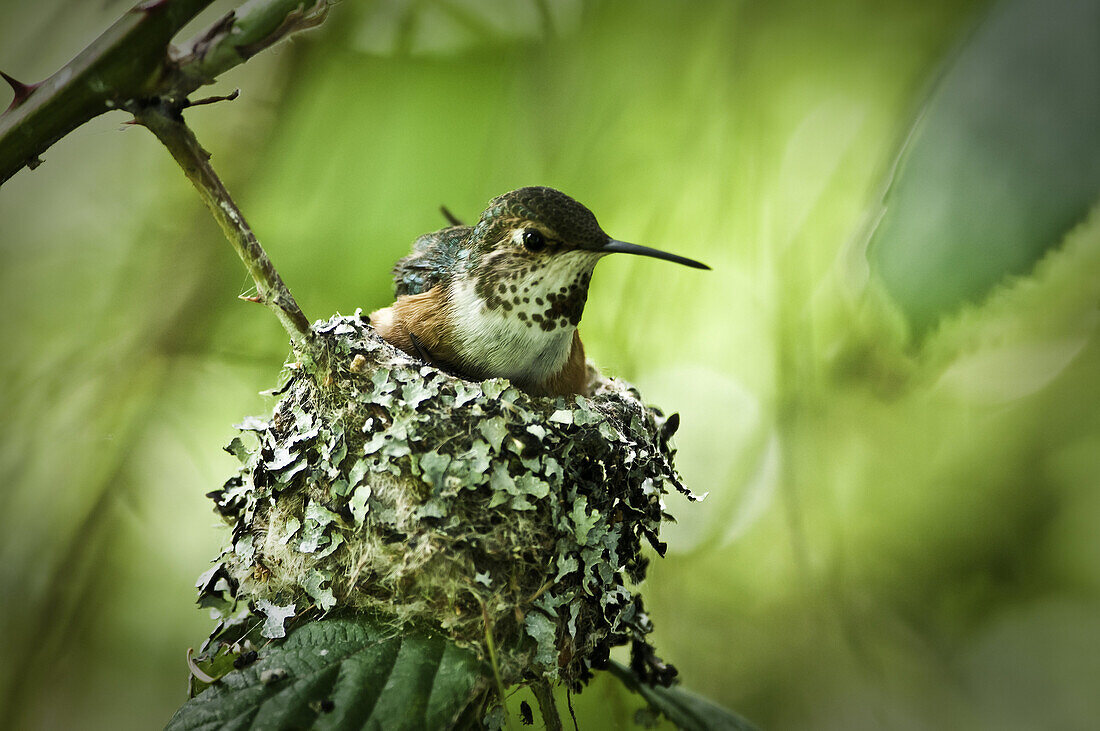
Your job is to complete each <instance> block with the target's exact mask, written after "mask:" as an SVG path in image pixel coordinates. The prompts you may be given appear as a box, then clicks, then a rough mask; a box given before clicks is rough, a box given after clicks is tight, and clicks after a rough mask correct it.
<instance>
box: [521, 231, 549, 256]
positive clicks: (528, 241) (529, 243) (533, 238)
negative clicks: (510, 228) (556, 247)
mask: <svg viewBox="0 0 1100 731" xmlns="http://www.w3.org/2000/svg"><path fill="white" fill-rule="evenodd" d="M523 245H524V247H525V248H526V249H527V250H528V251H542V250H543V249H545V248H546V237H544V236H543V235H542V234H541V233H540V232H538V231H536V230H535V229H533V228H529V229H527V230H526V231H524V232H523Z"/></svg>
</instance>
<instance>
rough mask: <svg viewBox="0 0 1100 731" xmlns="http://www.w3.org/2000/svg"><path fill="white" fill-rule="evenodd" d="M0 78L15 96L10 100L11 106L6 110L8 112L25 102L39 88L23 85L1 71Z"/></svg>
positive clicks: (36, 85) (32, 85) (33, 85)
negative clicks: (6, 83)
mask: <svg viewBox="0 0 1100 731" xmlns="http://www.w3.org/2000/svg"><path fill="white" fill-rule="evenodd" d="M0 77H3V79H4V81H6V82H8V86H10V87H11V90H12V92H13V93H14V94H15V98H13V99H12V100H11V104H9V105H8V108H7V110H6V111H9V112H10V111H11V110H13V109H15V108H16V107H17V106H19V105H20V104H22V103H23V102H25V101H27V97H29V96H30V95H31V93H32V92H33V91H34V90H35V89H37V88H38V86H39V84H24V83H23V82H22V81H19V80H17V79H14V78H12V77H11V76H9V75H8V74H5V73H4V72H3V71H0Z"/></svg>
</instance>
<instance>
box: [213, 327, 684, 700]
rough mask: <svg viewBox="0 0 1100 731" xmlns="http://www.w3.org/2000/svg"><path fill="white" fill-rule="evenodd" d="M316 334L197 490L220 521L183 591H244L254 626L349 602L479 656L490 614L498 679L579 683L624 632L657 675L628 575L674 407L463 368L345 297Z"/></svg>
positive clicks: (227, 595)
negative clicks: (544, 393)
mask: <svg viewBox="0 0 1100 731" xmlns="http://www.w3.org/2000/svg"><path fill="white" fill-rule="evenodd" d="M315 333H316V336H317V339H318V343H319V345H320V347H319V348H318V349H317V350H316V351H315V352H317V353H319V354H320V355H317V356H315V357H314V359H313V360H311V361H305V362H301V363H299V364H297V366H296V367H295V368H293V369H292V370H291V376H290V379H289V381H288V382H287V383H286V384H285V385H284V387H283V388H282V389H280V390H279V392H278V393H279V394H281V399H280V401H279V402H278V404H277V405H276V406H275V408H274V411H273V413H272V416H271V418H270V419H259V418H250V419H247V420H246V421H245V423H244V424H241V425H239V427H238V428H239V429H240V430H241V435H240V436H238V437H236V438H234V439H233V441H232V442H231V443H230V445H229V446H228V447H227V450H228V451H230V452H231V453H233V454H235V455H236V456H237V457H238V458H239V459H240V461H241V468H240V471H239V473H238V474H237V475H236V476H234V477H233V478H231V479H230V480H229V481H228V482H227V483H226V484H225V486H224V487H223V488H222V489H220V490H217V491H215V492H213V493H210V497H211V498H213V500H214V501H215V503H216V508H217V510H218V512H219V513H220V514H221V515H222V516H223V517H224V518H225V520H226V521H227V522H228V523H230V524H231V525H232V527H233V532H232V537H231V541H230V543H229V545H228V546H227V547H226V548H225V550H224V551H223V552H222V554H221V556H219V558H218V559H217V560H216V562H215V566H214V567H213V568H212V569H211V570H210V571H208V572H207V573H206V574H204V575H203V577H202V578H201V579H200V581H199V588H200V603H202V604H204V605H208V606H212V607H216V608H218V609H219V610H220V611H221V612H222V614H223V616H224V617H229V616H230V615H231V614H233V613H234V611H235V609H236V607H237V606H238V604H239V603H240V602H245V607H246V609H245V611H246V612H247V615H248V616H249V617H250V618H251V619H255V620H257V621H262V622H263V627H262V634H263V636H265V637H269V638H278V637H282V636H284V635H285V633H286V631H287V629H288V628H289V624H290V622H292V621H294V619H295V617H297V618H298V619H299V620H301V619H303V618H307V617H310V616H312V617H316V616H319V615H320V614H324V613H335V612H358V611H362V612H369V613H370V614H372V615H373V616H375V617H377V618H379V619H380V620H381V621H383V622H385V623H386V624H388V625H390V626H392V628H393V630H394V632H395V634H396V633H398V632H400V631H401V630H402V628H409V627H415V628H418V629H420V630H425V629H426V630H428V631H433V632H441V633H444V634H445V635H446V636H448V637H450V638H451V639H453V640H454V641H455V642H456V643H458V644H459V645H461V646H465V647H471V648H473V649H474V650H475V651H477V652H478V653H479V655H481V657H483V658H485V657H487V654H486V649H487V648H486V634H487V631H488V632H491V633H492V637H493V640H494V644H495V645H496V646H497V648H498V650H499V652H498V656H499V658H498V659H499V665H500V670H501V672H502V675H503V677H504V679H505V681H506V682H507V683H509V684H511V683H515V682H522V681H524V680H531V679H534V678H540V677H541V678H548V679H551V680H558V681H563V682H567V683H569V684H570V685H571V686H573V687H578V688H579V686H580V683H581V682H583V681H585V680H587V679H588V678H589V677H590V676H591V670H592V669H593V668H601V667H603V666H604V665H605V664H606V662H607V658H608V653H609V651H610V649H611V648H612V647H614V646H617V645H622V644H626V643H630V644H631V647H632V664H633V666H634V668H635V671H636V672H638V673H639V674H640V676H641V677H643V678H648V679H649V680H651V681H653V682H659V683H664V684H667V683H668V682H670V681H671V679H672V676H673V675H674V674H675V670H674V669H673V668H672V667H671V666H668V665H665V664H663V663H662V662H661V661H660V660H659V659H658V658H657V657H656V655H655V654H654V653H653V649H652V647H651V646H650V645H649V643H648V642H647V641H646V635H647V634H648V633H649V632H650V630H651V624H650V620H649V618H648V617H647V616H646V613H645V611H644V609H643V606H642V600H641V597H640V596H639V595H638V594H637V593H636V592H635V591H634V587H635V586H636V585H637V584H638V583H639V582H641V581H642V580H643V579H644V577H645V573H646V565H647V563H648V559H647V558H646V557H645V556H643V555H642V546H643V545H645V544H648V545H650V546H652V547H653V548H655V549H656V551H657V553H659V554H663V553H664V545H663V544H662V543H660V541H659V539H658V531H659V528H660V524H661V521H662V520H666V519H671V518H670V516H668V515H667V514H666V513H665V512H664V509H663V504H662V495H664V494H666V493H667V491H668V490H669V489H670V488H672V487H674V488H675V489H678V490H681V491H683V492H685V493H687V491H686V490H685V489H684V488H683V486H682V485H681V484H680V481H679V479H678V477H677V475H676V472H675V470H674V468H673V466H672V456H673V451H672V450H671V448H670V447H669V438H670V437H671V435H672V432H673V431H675V427H676V423H677V418H676V417H675V415H674V416H673V417H672V418H669V419H665V418H664V417H663V416H662V414H661V413H660V412H659V411H657V410H656V409H653V408H647V407H646V406H644V405H643V404H642V403H641V401H640V397H639V394H638V392H637V391H636V390H635V389H633V388H632V387H630V386H629V385H628V384H625V383H623V382H622V381H617V380H614V379H604V378H602V377H600V376H599V375H598V374H597V373H596V372H595V369H592V377H593V388H592V391H591V393H592V395H591V397H587V398H586V397H582V396H576V397H568V398H566V397H557V398H542V397H532V396H529V395H527V394H525V393H523V392H521V391H519V390H517V389H516V388H514V387H513V386H512V385H511V384H510V383H509V382H508V381H507V380H503V379H493V380H487V381H483V382H480V383H476V382H469V381H464V380H461V379H458V378H455V377H452V376H451V375H449V374H447V373H444V372H442V371H440V370H438V369H436V368H434V367H432V366H427V365H424V364H423V363H421V362H419V361H416V360H413V359H412V358H410V357H409V356H407V355H406V354H405V353H403V352H401V351H399V350H397V349H395V348H394V347H392V346H391V345H390V344H389V343H386V342H385V341H383V340H382V339H380V338H379V337H378V336H377V335H376V334H375V333H374V331H373V330H372V328H371V327H370V325H369V324H368V323H367V321H366V319H365V318H364V317H362V316H361V315H360V314H359V313H356V315H355V316H352V317H342V316H336V317H333V318H332V319H330V320H329V321H328V322H326V323H322V324H319V325H317V326H316V327H315ZM303 610H308V611H303Z"/></svg>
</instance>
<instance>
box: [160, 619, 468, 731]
mask: <svg viewBox="0 0 1100 731" xmlns="http://www.w3.org/2000/svg"><path fill="white" fill-rule="evenodd" d="M482 670H483V668H482V667H481V665H480V664H479V663H478V661H477V659H476V658H475V657H474V656H473V655H472V654H471V653H469V652H468V651H466V650H462V649H459V648H458V647H456V646H455V645H453V644H451V643H450V642H448V641H446V640H444V639H442V638H439V637H424V636H405V637H388V636H386V635H385V634H384V633H383V632H382V631H381V630H380V629H379V628H378V627H376V626H375V625H374V624H373V623H372V622H371V621H370V620H368V619H366V618H343V619H329V620H323V621H319V622H312V623H310V624H306V625H303V626H302V627H299V628H298V629H296V630H295V631H294V632H292V633H291V634H290V636H289V637H288V638H287V639H286V640H285V641H284V642H281V643H278V644H272V645H269V646H268V647H266V648H265V649H263V650H261V651H260V658H259V660H258V661H257V662H255V663H254V664H252V665H250V666H249V667H246V668H243V669H241V670H236V671H233V672H231V673H229V674H227V675H226V676H225V677H223V678H222V679H221V680H220V681H219V682H218V683H216V684H215V685H213V686H211V687H210V688H209V689H207V690H206V691H204V692H202V693H200V694H199V695H198V696H196V697H195V698H192V699H191V700H190V701H188V702H187V703H185V704H184V705H183V706H182V707H181V708H180V709H179V710H178V711H177V712H176V715H175V716H173V717H172V720H171V721H169V723H168V729H172V730H174V731H182V730H184V729H244V728H315V729H330V730H336V729H361V728H386V729H443V728H449V727H450V726H451V725H452V724H453V723H454V721H455V719H456V718H458V716H459V715H460V714H461V713H462V712H463V710H465V709H466V708H467V707H468V706H469V705H470V704H471V703H472V702H473V701H474V700H475V697H476V695H477V693H478V692H479V690H480V688H481V687H483V685H484V684H483V683H479V680H480V679H481V678H482V677H483V674H482Z"/></svg>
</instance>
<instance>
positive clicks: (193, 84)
mask: <svg viewBox="0 0 1100 731" xmlns="http://www.w3.org/2000/svg"><path fill="white" fill-rule="evenodd" d="M211 2H213V0H146V1H145V2H141V3H138V4H137V5H135V6H134V7H133V8H132V9H131V10H130V11H128V12H127V13H125V14H124V15H123V16H122V17H121V18H119V20H118V21H116V22H115V24H114V25H112V26H111V27H110V28H108V29H107V30H106V31H104V32H103V34H102V35H100V36H99V38H97V39H96V40H95V41H93V42H92V43H91V45H89V46H88V47H87V48H85V49H84V50H83V51H81V52H80V53H79V54H78V55H77V56H76V58H74V59H73V60H72V61H70V62H69V63H67V64H65V66H63V67H62V68H61V69H59V70H58V71H57V73H55V74H53V75H52V76H50V77H49V78H47V79H45V80H43V81H40V82H37V83H33V84H27V83H22V82H20V81H16V80H15V79H14V78H12V77H11V76H9V75H8V74H3V78H4V79H5V80H7V81H8V83H9V84H10V85H11V87H12V89H13V91H14V99H13V100H12V103H11V106H9V107H8V109H7V110H6V111H5V112H4V113H3V114H0V184H3V183H4V181H6V180H8V178H10V177H11V176H12V175H14V174H15V173H17V172H19V171H20V170H21V169H22V168H24V167H29V168H32V169H33V168H34V167H36V166H37V165H38V164H39V163H40V162H41V160H40V159H39V156H40V155H41V154H42V153H43V152H45V151H46V150H47V149H48V148H49V147H50V146H51V145H52V144H53V143H55V142H57V141H58V140H59V139H61V138H62V137H64V136H65V135H67V134H68V133H69V132H72V131H73V130H74V129H76V128H77V127H79V126H80V125H82V124H84V123H85V122H87V121H88V120H90V119H93V118H94V117H97V116H99V115H100V114H104V113H106V112H109V111H111V110H112V109H119V108H129V107H131V106H132V105H133V103H134V102H135V101H139V100H143V99H170V100H175V101H181V100H184V99H186V97H187V96H188V95H189V94H191V93H192V92H194V91H195V90H196V89H198V88H199V87H200V86H203V85H204V84H209V83H212V82H213V81H214V80H215V79H216V78H217V76H218V75H220V74H222V73H224V72H225V71H228V70H229V69H231V68H233V67H234V66H237V65H238V64H240V63H243V62H244V61H246V60H248V59H249V58H251V57H252V56H254V55H255V54H256V53H258V52H259V51H261V50H263V49H264V48H267V47H269V46H272V45H274V44H276V43H278V42H279V41H281V40H282V39H284V38H286V37H287V36H289V35H290V34H292V33H294V32H297V31H300V30H305V29H307V28H313V27H314V26H317V25H318V24H320V23H321V21H323V20H324V18H325V16H326V14H327V13H328V9H329V7H330V2H329V0H248V2H246V3H244V4H243V5H241V6H240V7H239V8H237V9H236V10H234V11H232V12H230V13H228V14H227V15H225V16H224V17H222V18H221V19H220V20H219V21H217V22H216V23H214V25H212V26H211V27H210V28H208V29H207V30H205V31H203V32H202V33H199V34H198V35H197V36H196V37H195V38H193V39H191V40H189V41H187V42H185V43H183V44H182V45H181V46H180V47H179V48H177V47H174V46H173V45H172V44H171V41H172V38H173V37H174V36H175V35H176V34H177V33H178V32H179V31H180V29H181V28H183V26H185V25H186V24H187V23H188V22H190V21H191V20H192V19H193V18H194V17H195V16H196V15H198V14H199V13H200V12H201V11H202V10H203V9H205V8H206V7H207V6H208V5H210V3H211Z"/></svg>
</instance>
